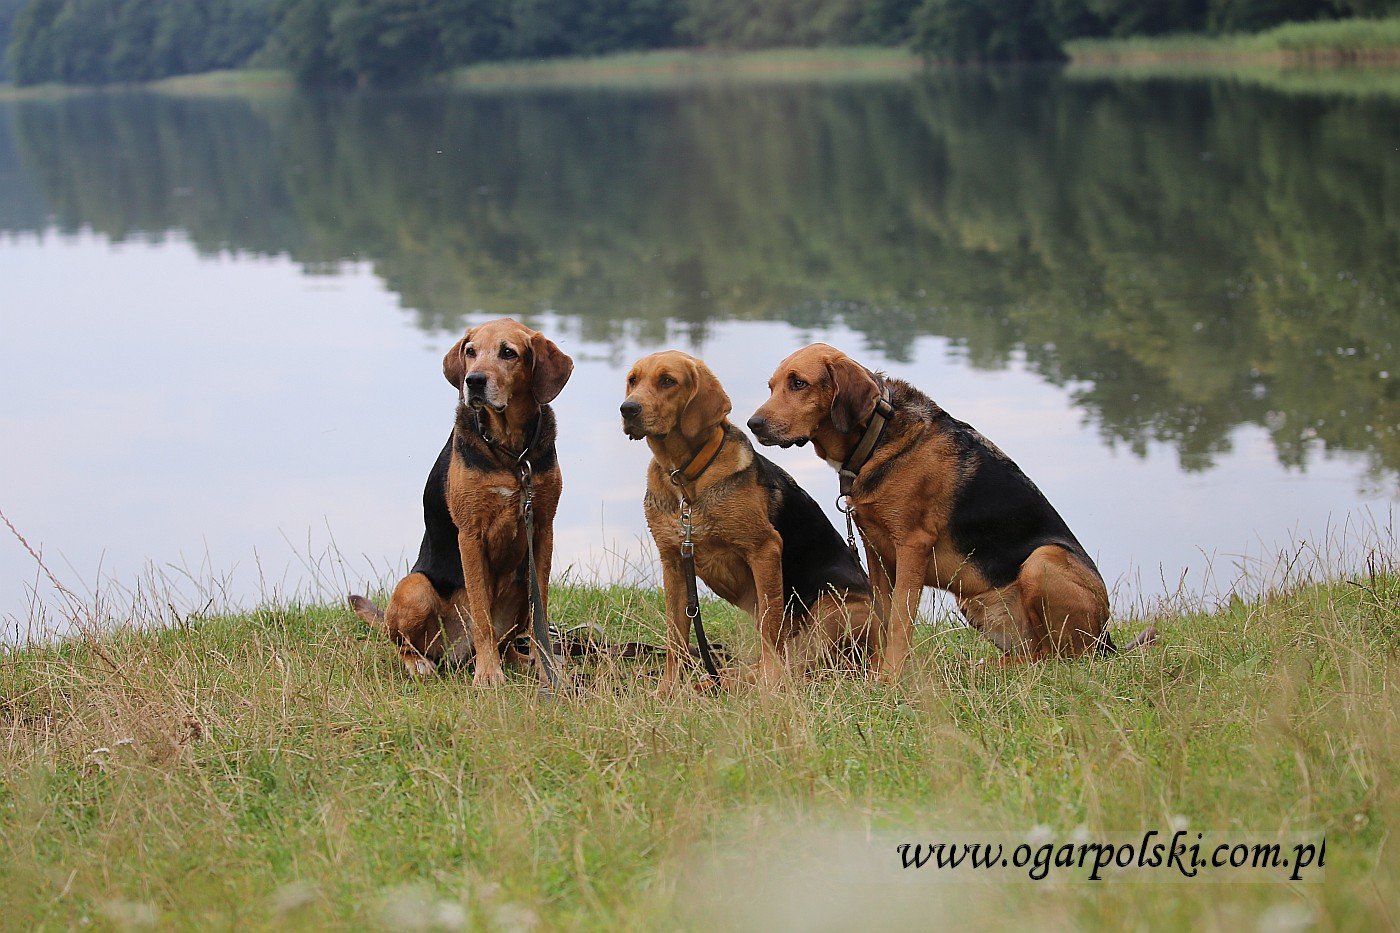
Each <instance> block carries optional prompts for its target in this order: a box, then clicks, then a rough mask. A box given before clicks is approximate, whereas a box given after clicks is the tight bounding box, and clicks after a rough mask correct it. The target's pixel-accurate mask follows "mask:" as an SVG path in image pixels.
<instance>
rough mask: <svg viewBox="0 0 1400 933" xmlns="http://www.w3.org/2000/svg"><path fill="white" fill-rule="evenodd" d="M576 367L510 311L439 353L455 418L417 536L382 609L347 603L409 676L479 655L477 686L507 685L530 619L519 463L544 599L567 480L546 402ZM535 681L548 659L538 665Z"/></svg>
mask: <svg viewBox="0 0 1400 933" xmlns="http://www.w3.org/2000/svg"><path fill="white" fill-rule="evenodd" d="M573 368H574V362H573V360H572V359H570V358H569V357H568V356H567V355H566V354H564V353H563V352H562V351H561V350H560V349H559V348H558V347H557V346H555V345H554V343H553V341H551V340H549V339H548V338H546V337H545V336H544V335H543V334H541V333H539V332H537V331H534V330H531V329H530V328H528V327H526V326H525V325H523V324H519V323H517V322H515V321H512V320H510V319H509V318H501V319H499V320H495V321H490V322H488V323H486V324H480V325H478V326H476V327H473V328H471V329H469V330H468V331H467V333H466V335H465V336H464V337H463V338H462V339H461V340H459V341H457V343H456V344H454V345H453V347H452V349H451V350H448V351H447V355H446V356H445V357H443V360H442V374H443V376H445V377H446V379H447V381H448V382H449V383H451V384H452V386H453V388H455V389H456V390H457V400H458V401H457V418H456V423H455V424H454V425H453V428H452V436H451V437H449V438H448V439H447V443H446V445H444V446H443V448H442V452H441V453H440V454H438V458H437V462H436V463H435V464H434V465H433V469H432V472H430V473H429V474H428V483H427V486H426V487H425V488H424V490H423V522H424V526H425V527H424V532H423V543H422V545H421V546H420V548H419V551H418V560H417V562H416V563H415V564H414V565H413V570H412V571H411V572H410V573H409V574H408V576H406V577H404V578H403V579H402V580H400V581H399V583H398V585H397V586H396V587H395V588H394V593H393V595H392V596H391V597H390V599H389V608H388V609H387V610H386V611H385V612H383V613H381V612H380V611H379V609H378V608H377V607H376V606H374V604H372V603H370V602H369V600H367V599H365V598H364V597H362V596H351V597H350V604H351V606H352V608H354V610H355V612H356V613H357V614H358V615H359V616H360V617H361V618H363V619H365V620H366V621H367V622H370V623H371V624H372V625H375V626H376V627H379V628H381V629H382V630H383V631H384V632H385V633H386V634H388V636H389V637H390V639H392V640H393V641H394V642H395V643H396V644H397V645H398V646H399V653H400V655H401V656H402V658H403V662H404V665H405V666H406V667H407V668H408V671H409V673H410V674H417V675H426V674H430V673H432V672H433V671H435V670H436V669H437V666H438V663H439V662H443V661H446V662H449V663H456V664H463V663H466V662H467V661H469V660H471V659H472V658H473V657H475V659H476V671H475V673H474V674H473V676H472V683H473V684H476V685H478V686H494V685H496V684H501V683H504V682H505V673H504V671H503V670H502V668H501V655H502V651H503V650H504V652H505V654H506V657H507V658H508V659H509V660H511V661H513V662H516V663H518V664H523V663H524V659H523V658H522V657H521V656H520V655H518V654H517V653H516V652H515V649H514V647H513V646H512V641H513V639H515V638H517V637H518V636H520V635H522V634H524V633H526V632H527V631H528V626H529V621H530V605H529V604H530V600H529V578H528V573H527V566H528V564H527V544H528V542H527V540H526V536H525V526H524V521H523V519H522V513H521V495H522V490H523V488H524V485H525V480H524V474H523V469H522V466H521V464H522V460H523V462H524V463H526V464H528V466H529V471H530V472H531V474H532V477H531V480H530V483H531V485H532V487H533V502H534V542H533V543H534V551H535V570H536V578H537V580H538V584H539V588H540V593H541V599H542V602H543V603H544V605H545V606H547V605H548V603H547V600H548V595H549V570H550V559H551V557H552V555H553V550H554V513H555V510H556V508H557V507H558V504H559V493H560V490H561V489H562V487H563V483H562V480H561V478H560V473H559V460H558V456H557V455H556V453H555V449H554V438H555V420H554V411H553V409H551V408H550V407H549V403H550V402H551V401H553V400H554V398H555V397H556V396H558V395H559V392H560V391H561V390H562V389H563V388H564V384H565V383H566V382H568V380H569V375H570V374H571V373H572V372H573ZM539 668H540V673H541V677H543V675H544V671H543V665H542V664H541V665H539Z"/></svg>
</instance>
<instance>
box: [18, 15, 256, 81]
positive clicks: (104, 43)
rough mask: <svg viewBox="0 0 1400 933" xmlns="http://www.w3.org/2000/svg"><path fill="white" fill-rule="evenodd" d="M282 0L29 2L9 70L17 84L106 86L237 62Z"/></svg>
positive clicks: (252, 46)
mask: <svg viewBox="0 0 1400 933" xmlns="http://www.w3.org/2000/svg"><path fill="white" fill-rule="evenodd" d="M7 2H11V0H0V4H4V3H7ZM281 3H282V0H164V2H159V3H156V2H152V0H28V2H22V3H21V5H20V8H19V10H18V12H17V13H16V15H15V17H14V21H13V23H12V24H11V26H10V45H9V65H10V72H11V75H12V77H13V78H14V80H15V83H17V84H38V83H40V82H44V81H61V82H64V83H67V84H111V83H118V82H132V81H149V80H152V79H154V78H162V77H165V76H167V75H176V74H193V73H196V72H201V71H213V70H214V69H217V68H233V67H237V66H239V65H243V64H246V63H247V61H248V60H249V59H250V58H251V57H252V56H253V54H254V53H256V52H257V51H258V50H260V49H262V48H263V47H264V46H265V45H266V44H267V42H268V39H269V37H270V36H271V35H272V33H273V30H274V28H275V26H276V23H277V19H278V12H279V6H280V5H281Z"/></svg>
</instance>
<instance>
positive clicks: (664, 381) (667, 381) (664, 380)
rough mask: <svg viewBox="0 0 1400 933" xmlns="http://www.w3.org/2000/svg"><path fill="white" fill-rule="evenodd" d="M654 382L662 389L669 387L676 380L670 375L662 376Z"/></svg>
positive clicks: (674, 383)
mask: <svg viewBox="0 0 1400 933" xmlns="http://www.w3.org/2000/svg"><path fill="white" fill-rule="evenodd" d="M656 384H657V385H659V386H661V388H663V389H669V388H672V387H673V386H675V385H676V380H674V379H672V378H671V377H670V376H662V377H661V378H660V379H658V380H656Z"/></svg>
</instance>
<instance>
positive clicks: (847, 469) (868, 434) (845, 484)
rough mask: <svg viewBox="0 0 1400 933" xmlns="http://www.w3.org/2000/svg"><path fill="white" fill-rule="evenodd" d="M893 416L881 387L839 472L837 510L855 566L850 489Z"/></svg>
mask: <svg viewBox="0 0 1400 933" xmlns="http://www.w3.org/2000/svg"><path fill="white" fill-rule="evenodd" d="M893 417H894V405H892V404H890V390H889V388H888V387H887V386H881V387H880V397H879V398H878V399H876V400H875V411H874V413H872V414H871V416H870V422H869V423H868V424H866V426H865V433H864V434H863V435H861V439H860V443H859V444H857V445H856V449H855V450H853V451H851V454H850V456H848V457H847V458H846V462H845V463H843V464H841V469H840V471H839V473H838V475H839V476H840V479H841V492H840V494H839V495H838V496H837V497H836V510H837V511H838V512H840V513H841V514H842V515H844V516H846V546H847V547H849V548H850V549H851V554H853V555H854V556H855V559H856V563H857V564H859V563H860V551H859V550H857V548H856V525H855V513H856V507H855V506H854V505H852V504H851V490H852V489H854V488H855V485H856V478H857V477H858V476H859V475H860V471H861V468H862V467H864V466H865V464H866V463H867V462H868V461H869V460H870V455H871V454H872V453H874V452H875V445H876V444H878V443H880V437H881V435H883V434H884V433H885V425H886V424H887V423H888V422H889V420H890V419H891V418H893Z"/></svg>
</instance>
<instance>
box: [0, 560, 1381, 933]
mask: <svg viewBox="0 0 1400 933" xmlns="http://www.w3.org/2000/svg"><path fill="white" fill-rule="evenodd" d="M553 593H554V614H555V616H556V618H558V619H560V620H561V621H562V622H563V623H565V624H572V623H575V622H581V621H586V620H594V621H599V622H602V623H603V624H605V625H606V626H607V627H608V628H609V629H610V630H611V631H613V632H615V633H617V634H618V635H626V636H636V635H641V636H643V637H647V638H651V639H655V638H657V637H658V635H659V633H658V631H657V629H658V627H659V620H660V618H661V601H660V597H659V594H658V593H656V592H654V591H650V590H638V589H627V588H598V587H580V586H556V587H555V588H554V590H553ZM1397 606H1400V578H1397V577H1396V576H1395V575H1394V573H1393V570H1388V571H1386V572H1378V573H1373V574H1371V575H1369V576H1363V577H1360V578H1356V579H1354V580H1351V581H1343V582H1336V583H1332V584H1325V585H1308V586H1297V587H1293V588H1290V589H1288V590H1286V591H1284V592H1280V593H1278V594H1276V595H1273V596H1270V597H1268V598H1266V599H1264V600H1262V601H1259V602H1252V603H1244V602H1239V601H1236V602H1234V603H1233V604H1232V605H1230V606H1229V607H1227V608H1225V609H1223V610H1221V611H1217V612H1205V611H1188V612H1181V613H1174V614H1165V615H1163V616H1162V617H1160V618H1158V619H1157V623H1158V625H1159V627H1160V628H1161V629H1162V632H1163V641H1162V643H1161V644H1160V645H1159V646H1156V647H1154V648H1151V649H1149V650H1147V651H1144V652H1141V653H1139V654H1136V655H1132V656H1127V657H1122V658H1119V659H1115V660H1109V661H1096V662H1076V663H1051V664H1044V665H1040V666H1035V667H1029V668H1020V669H1015V668H1013V669H1002V668H999V667H996V666H994V665H991V666H986V665H984V666H978V664H977V662H979V661H983V660H985V659H988V658H990V657H991V656H992V654H993V652H992V650H991V649H990V647H989V646H988V645H987V644H986V643H985V642H984V641H982V640H980V639H979V638H978V637H977V636H975V635H974V634H972V633H970V632H968V631H965V630H947V629H943V630H931V629H924V630H922V635H921V643H920V645H919V650H918V654H917V661H918V663H917V664H916V666H915V669H914V670H913V671H911V672H910V673H909V675H908V676H907V677H906V678H905V680H904V681H903V682H901V683H900V684H899V685H898V686H896V687H886V686H880V685H876V684H871V683H867V682H865V681H864V680H860V679H852V678H846V677H841V676H837V675H829V676H823V677H819V678H817V679H816V680H815V681H813V682H811V683H809V684H806V685H802V686H795V687H789V688H787V689H784V690H781V691H779V692H777V693H776V694H771V695H770V694H764V693H759V692H743V693H739V694H734V695H725V696H704V695H699V694H689V693H687V694H686V695H683V696H680V697H678V698H676V699H674V700H658V699H655V698H654V697H653V696H652V694H651V688H652V686H653V685H654V683H655V673H656V671H655V669H654V667H647V666H641V667H638V666H635V665H633V664H631V663H626V664H625V666H623V665H620V666H616V667H613V666H604V667H601V668H590V669H585V670H582V671H580V676H581V678H582V679H583V681H584V682H585V683H587V684H588V685H589V687H590V690H589V692H588V693H587V694H586V695H585V696H584V697H583V698H581V699H577V700H563V701H554V702H546V701H541V700H540V699H539V698H538V697H537V695H536V690H535V688H534V686H533V685H532V684H531V683H530V682H529V681H528V680H527V679H526V678H525V677H523V676H517V677H516V679H515V680H514V681H513V682H512V683H511V684H510V685H508V686H507V687H505V688H502V689H498V690H492V691H478V690H475V689H473V688H472V687H471V686H470V683H469V679H468V678H467V677H466V676H465V675H462V674H451V675H447V676H443V677H440V678H435V679H431V680H428V681H426V682H412V681H409V680H408V679H407V678H406V677H405V675H404V673H403V671H402V669H401V666H400V664H399V662H398V661H397V659H396V656H395V655H394V653H393V652H392V651H391V650H390V646H389V645H388V644H387V643H386V642H384V641H383V640H382V639H381V638H380V637H379V636H377V635H375V634H373V633H370V632H368V631H367V630H366V629H365V628H364V627H363V626H362V624H361V623H360V622H358V621H357V620H356V619H354V618H353V617H352V616H351V615H350V613H349V612H348V611H345V610H341V609H339V608H326V607H314V606H307V607H291V608H264V609H260V610H258V611H255V612H251V613H248V614H245V615H238V616H230V617H221V618H210V619H190V620H186V623H185V624H184V625H183V626H177V627H174V628H170V629H167V630H162V631H139V630H130V629H126V630H120V631H113V632H110V633H107V634H101V635H92V636H91V637H90V638H80V639H77V640H73V641H69V642H65V643H61V644H57V645H48V646H37V647H27V648H23V649H16V650H13V651H10V652H9V653H6V654H2V655H0V864H3V865H5V866H6V868H5V870H4V872H0V904H3V905H4V911H5V914H4V921H3V925H5V926H9V927H12V928H34V927H48V928H56V927H72V926H76V925H82V924H86V923H87V922H88V921H93V922H95V923H98V924H99V925H107V926H116V927H122V926H131V925H142V924H147V923H162V924H165V925H169V926H174V927H195V926H198V927H201V928H204V927H212V928H228V927H233V926H240V927H291V928H318V927H321V926H325V925H330V926H339V927H364V926H374V925H381V926H385V927H391V928H412V929H424V928H428V927H431V926H434V925H436V926H438V927H443V928H456V927H471V928H480V929H498V928H502V929H505V928H508V929H520V928H527V927H529V926H530V925H532V924H534V923H539V924H540V925H541V927H542V928H544V929H559V928H584V929H609V930H611V929H626V928H634V929H635V928H658V927H660V928H688V927H697V928H699V927H711V926H718V927H721V928H756V927H767V928H776V929H784V928H787V929H822V928H826V929H838V928H845V927H848V926H869V927H871V928H877V927H880V926H881V925H884V926H887V927H891V928H908V929H921V928H926V927H927V925H928V923H929V922H930V919H929V918H930V917H938V918H939V919H940V920H942V921H944V922H946V923H949V924H953V923H956V922H962V923H967V924H971V925H972V926H974V927H983V926H989V925H995V924H1000V923H1012V924H1024V925H1027V927H1028V928H1030V927H1032V926H1042V925H1046V924H1053V925H1056V926H1064V925H1072V926H1080V927H1099V926H1110V927H1126V926H1135V927H1141V926H1147V927H1149V928H1177V927H1186V926H1188V925H1189V926H1193V927H1204V928H1208V929H1210V928H1215V929H1219V928H1224V927H1234V926H1240V925H1241V924H1243V925H1244V926H1243V927H1242V928H1245V929H1254V928H1255V920H1256V919H1257V918H1259V917H1261V916H1265V917H1268V918H1273V919H1272V920H1270V921H1269V922H1274V921H1281V922H1285V923H1286V922H1293V921H1297V920H1299V919H1304V920H1306V919H1312V920H1315V921H1317V922H1318V924H1319V925H1320V927H1321V928H1323V929H1357V930H1360V929H1375V928H1379V927H1382V926H1387V925H1393V924H1394V923H1395V922H1396V919H1397V917H1396V913H1395V910H1396V908H1395V906H1394V905H1396V904H1397V903H1400V855H1398V854H1397V847H1396V845H1395V843H1394V840H1393V839H1390V838H1389V837H1390V836H1391V834H1392V833H1393V831H1394V830H1395V829H1396V828H1397V820H1396V817H1397V806H1398V805H1400V702H1398V699H1400V694H1397V692H1396V684H1397V679H1400V611H1397ZM706 611H707V613H708V615H707V618H708V619H709V620H710V623H711V626H712V628H714V629H715V630H716V633H717V634H718V636H719V637H720V638H722V639H723V640H725V641H728V642H730V643H731V644H733V645H736V646H737V647H738V648H739V649H740V650H741V651H751V650H752V642H753V636H752V633H751V631H750V629H751V626H750V625H748V624H740V623H739V622H738V620H737V619H736V616H735V613H734V612H733V611H731V610H729V609H728V608H727V607H722V606H719V605H716V604H713V603H712V604H710V605H709V606H708V608H707V610H706ZM1133 627H1136V626H1135V625H1134V626H1133ZM1174 820H1176V821H1180V820H1185V821H1186V822H1187V823H1188V824H1189V826H1190V827H1191V828H1192V829H1193V830H1194V829H1200V830H1213V831H1219V832H1222V833H1231V832H1233V833H1275V832H1279V831H1283V830H1287V831H1296V830H1307V831H1321V832H1325V833H1326V834H1327V843H1328V847H1327V858H1328V861H1327V866H1326V882H1325V883H1324V884H1304V885H1286V884H1211V885H1200V884H1193V885H1184V886H1183V885H1181V884H1140V883H1128V882H1121V881H1118V882H1102V883H1098V884H1092V883H1078V882H1073V883H1064V884H1055V885H1049V884H1031V883H1014V884H999V885H992V884H979V885H972V886H967V885H956V884H937V883H933V881H932V880H931V878H930V877H929V876H927V875H926V876H923V877H922V878H921V879H919V880H918V881H915V882H907V881H906V882H905V883H897V882H898V879H897V877H896V876H897V872H896V870H895V869H894V867H893V863H894V858H895V856H894V854H893V847H892V844H891V840H897V839H901V838H902V839H916V840H929V839H931V838H933V837H934V836H935V835H936V834H937V833H938V832H939V831H941V830H945V829H950V828H955V829H961V830H966V831H971V832H980V833H1025V832H1027V831H1028V830H1030V829H1031V828H1032V827H1036V826H1043V827H1048V828H1050V829H1051V830H1053V831H1055V832H1057V833H1060V834H1068V833H1070V832H1072V831H1074V830H1075V829H1076V828H1077V827H1084V828H1086V829H1087V831H1088V832H1089V833H1091V834H1096V833H1106V832H1140V831H1142V830H1144V829H1148V828H1157V829H1162V830H1167V829H1168V828H1169V827H1170V826H1171V825H1172V823H1173V821H1174ZM867 840H874V841H867ZM892 881H893V882H896V883H891V882H892Z"/></svg>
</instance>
